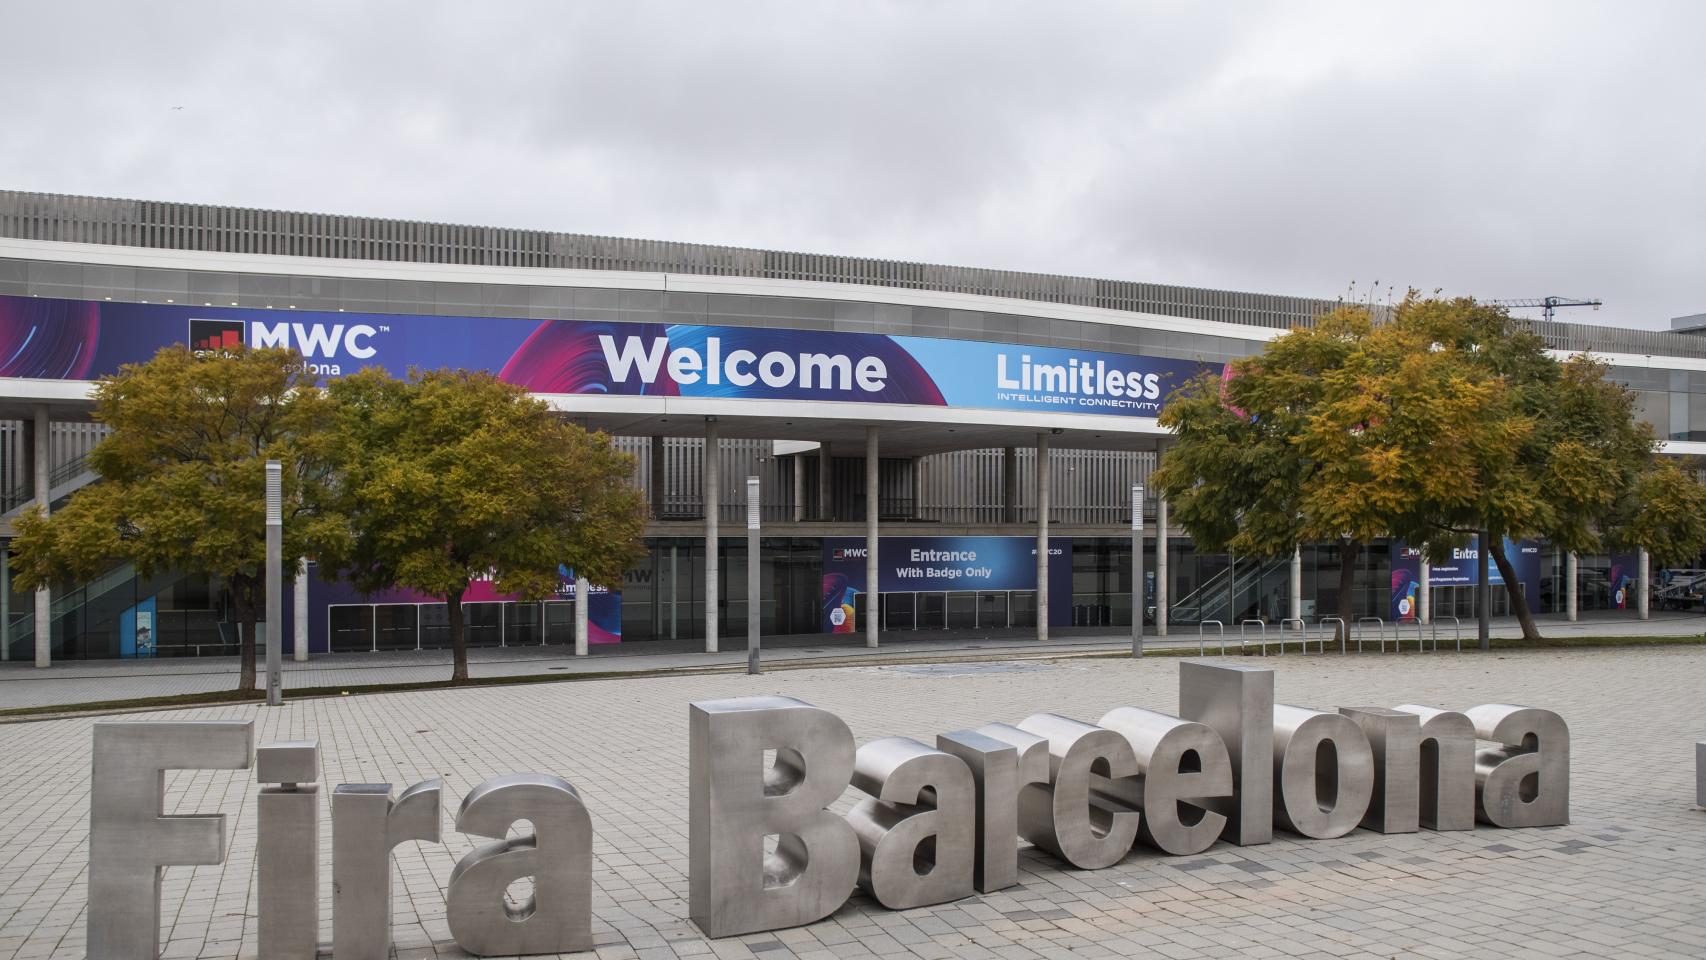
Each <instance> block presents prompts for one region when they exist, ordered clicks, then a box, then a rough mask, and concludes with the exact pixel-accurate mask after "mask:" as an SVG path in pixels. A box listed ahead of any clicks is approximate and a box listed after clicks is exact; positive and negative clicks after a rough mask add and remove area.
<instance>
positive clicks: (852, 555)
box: [829, 547, 865, 560]
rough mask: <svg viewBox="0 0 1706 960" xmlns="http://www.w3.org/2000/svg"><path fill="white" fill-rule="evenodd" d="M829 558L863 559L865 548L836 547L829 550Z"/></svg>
mask: <svg viewBox="0 0 1706 960" xmlns="http://www.w3.org/2000/svg"><path fill="white" fill-rule="evenodd" d="M829 558H830V559H831V560H863V559H865V548H864V547H836V548H834V549H833V550H831V551H829Z"/></svg>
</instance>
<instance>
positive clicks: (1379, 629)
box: [1357, 617, 1386, 653]
mask: <svg viewBox="0 0 1706 960" xmlns="http://www.w3.org/2000/svg"><path fill="white" fill-rule="evenodd" d="M1370 621H1373V622H1374V623H1376V624H1378V626H1376V627H1375V628H1374V636H1375V638H1376V639H1378V640H1379V641H1380V652H1381V653H1385V652H1386V621H1385V620H1382V619H1380V618H1379V617H1357V653H1361V652H1362V625H1363V624H1365V623H1368V622H1370Z"/></svg>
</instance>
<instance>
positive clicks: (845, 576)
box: [822, 537, 1072, 633]
mask: <svg viewBox="0 0 1706 960" xmlns="http://www.w3.org/2000/svg"><path fill="white" fill-rule="evenodd" d="M879 539H880V541H881V545H880V546H879V548H878V551H879V552H878V554H877V571H878V577H877V580H878V584H879V589H880V590H881V592H883V593H951V592H959V591H976V590H1035V589H1036V588H1037V539H1036V538H1035V537H881V538H879ZM1048 552H1049V557H1048V576H1049V583H1050V584H1052V585H1054V587H1055V589H1053V590H1051V591H1050V592H1049V610H1048V622H1049V623H1050V624H1066V623H1069V622H1070V620H1071V611H1072V538H1070V537H1051V538H1049V546H1048ZM865 589H866V584H865V538H864V537H825V538H824V541H823V598H822V599H823V618H824V619H823V629H824V632H826V633H856V632H858V631H859V630H860V629H863V628H862V627H860V626H859V625H858V624H856V623H855V622H854V616H853V614H854V609H855V608H854V599H855V598H856V597H858V595H859V594H861V593H864V592H865Z"/></svg>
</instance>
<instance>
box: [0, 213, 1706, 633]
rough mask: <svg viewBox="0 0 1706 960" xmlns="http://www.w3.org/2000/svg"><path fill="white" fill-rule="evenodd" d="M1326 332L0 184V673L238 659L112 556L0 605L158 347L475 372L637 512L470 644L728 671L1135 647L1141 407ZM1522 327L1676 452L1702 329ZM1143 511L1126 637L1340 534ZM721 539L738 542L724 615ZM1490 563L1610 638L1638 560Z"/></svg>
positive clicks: (1370, 554) (328, 612) (1228, 600)
mask: <svg viewBox="0 0 1706 960" xmlns="http://www.w3.org/2000/svg"><path fill="white" fill-rule="evenodd" d="M1336 305H1337V304H1336V301H1333V300H1328V299H1308V298H1303V297H1295V296H1283V295H1277V294H1267V293H1254V292H1236V291H1230V290H1209V289H1198V288H1191V287H1179V286H1168V285H1165V284H1151V283H1136V282H1129V281H1120V280H1096V279H1089V278H1084V277H1074V276H1051V275H1044V274H1034V273H1016V272H1009V271H1001V270H980V269H971V268H965V267H952V266H938V265H934V264H924V263H910V262H902V261H895V260H874V259H859V258H853V257H840V256H830V255H819V254H804V253H787V252H780V251H771V250H755V249H741V248H733V247H716V246H704V245H697V244H691V243H673V242H664V241H649V240H628V239H620V238H614V237H600V236H583V235H576V234H565V233H551V232H544V231H535V230H510V229H499V228H488V227H472V226H459V225H452V224H442V223H424V222H413V221H404V220H385V219H374V218H367V217H353V216H330V215H321V214H309V213H291V212H284V211H276V210H254V209H242V208H235V207H221V206H200V205H193V204H179V203H156V202H148V201H134V200H113V199H101V198H91V197H75V196H59V195H45V194H34V193H21V192H0V514H3V515H0V538H3V539H4V540H5V543H6V548H5V549H3V550H0V565H3V566H0V579H3V581H4V583H5V589H4V590H0V624H3V627H4V631H5V633H4V638H3V640H4V642H3V643H0V652H3V653H4V655H5V657H6V658H7V659H11V660H31V659H34V660H35V662H37V663H43V664H45V663H47V662H51V661H55V660H61V659H83V658H106V657H166V656H197V655H220V654H227V655H228V654H231V653H233V652H234V651H235V650H236V649H237V642H238V635H237V629H236V626H235V624H234V623H233V615H232V610H231V605H230V602H229V600H228V598H227V596H226V595H225V593H224V591H222V589H221V587H220V585H219V584H218V583H217V582H210V581H209V580H208V579H207V578H206V577H204V576H199V575H194V574H186V573H165V574H159V575H155V576H149V577H144V576H139V575H138V573H137V571H135V570H133V569H132V568H130V567H128V566H125V565H122V564H121V565H116V566H114V567H113V568H112V569H111V570H109V571H107V572H106V573H104V574H102V575H101V576H99V577H96V578H94V579H92V580H90V581H88V582H81V583H63V584H58V585H56V586H54V588H53V589H51V590H43V591H36V592H32V593H23V592H19V591H17V590H14V589H12V586H11V583H12V576H11V563H10V538H11V536H12V535H13V521H14V520H15V518H16V517H17V516H18V514H19V513H20V512H21V511H22V510H24V509H26V508H27V507H28V506H30V505H31V504H41V505H44V506H46V507H47V508H48V509H49V510H51V509H53V508H54V507H56V506H60V505H63V504H64V503H65V502H66V499H67V498H68V497H70V496H71V495H72V494H73V493H75V492H76V490H78V489H79V488H80V487H82V486H84V485H86V484H89V483H98V482H100V478H99V477H97V476H95V475H94V474H93V473H92V472H91V471H90V470H89V469H88V454H89V451H90V449H91V448H92V447H93V445H94V444H96V443H98V442H99V441H100V438H101V437H102V435H103V431H104V428H103V426H102V425H101V424H99V423H97V422H95V421H94V420H93V419H92V412H93V411H92V403H91V399H90V398H91V393H92V390H93V387H94V384H95V381H96V380H97V379H98V378H100V377H101V376H102V375H105V374H111V373H113V372H115V371H116V370H118V368H119V366H120V365H121V364H126V363H135V362H139V361H143V360H146V359H147V358H148V357H150V356H152V355H153V354H154V353H155V352H156V351H158V350H159V349H161V348H162V347H166V346H169V345H173V344H181V345H183V346H185V347H186V348H188V349H220V348H222V347H229V346H230V345H233V344H239V343H240V344H247V345H250V346H288V347H293V348H295V349H297V350H299V351H300V352H301V353H302V355H303V357H304V358H305V360H306V362H307V363H309V364H311V365H312V366H313V369H314V370H315V371H316V372H317V373H318V374H320V375H321V376H322V377H325V378H331V377H337V376H341V375H344V374H347V373H350V372H353V371H355V370H358V369H360V368H362V367H365V366H380V367H384V368H385V369H387V370H389V371H391V372H392V373H395V374H398V375H402V374H404V373H406V372H407V371H408V370H409V369H410V368H411V367H419V368H438V367H461V368H470V369H479V370H489V371H491V372H493V373H495V374H497V375H498V376H499V377H501V378H503V379H504V380H507V381H510V382H513V383H516V384H520V385H522V386H525V387H526V388H527V389H528V390H530V391H531V392H532V393H534V394H535V395H536V396H538V397H540V398H542V399H544V400H546V401H547V402H548V403H550V404H551V405H552V406H553V407H554V408H555V409H557V410H560V411H561V412H562V414H563V415H564V416H565V417H568V418H571V419H572V420H574V421H575V422H577V423H579V424H582V425H584V426H585V427H587V428H589V429H594V430H600V431H604V432H606V433H608V434H610V435H611V436H612V437H614V438H615V442H616V443H617V444H618V445H619V446H620V447H621V448H622V449H623V450H626V451H628V452H629V453H631V454H633V456H634V462H635V469H634V475H633V483H634V484H635V485H636V486H637V487H638V488H640V489H642V490H643V491H644V492H645V494H646V495H647V497H648V498H649V502H650V505H651V518H650V521H649V523H648V525H647V528H646V546H647V555H646V557H645V559H644V560H643V561H642V562H640V563H639V564H638V565H636V566H635V567H634V568H633V569H631V570H629V571H628V572H627V574H626V575H625V576H624V577H623V580H622V582H621V583H612V584H586V583H584V582H583V583H579V584H577V583H576V582H575V580H574V579H573V577H572V576H571V575H570V573H569V571H566V570H565V571H564V578H563V583H562V586H561V589H560V591H559V595H558V597H557V598H555V599H551V600H545V601H543V602H527V601H524V600H522V599H520V598H516V597H509V596H503V595H500V594H498V593H497V592H495V590H493V589H492V588H491V585H490V584H489V583H485V582H476V583H475V584H474V586H473V587H472V588H471V590H470V592H469V594H468V599H469V600H470V601H472V602H471V603H469V604H468V608H467V622H468V624H469V627H468V640H469V643H470V644H471V645H473V646H494V647H495V646H524V645H553V644H562V645H565V646H570V645H576V646H579V647H580V648H581V649H586V646H585V645H587V644H600V643H646V642H651V641H681V642H683V643H685V644H686V645H688V646H689V647H691V648H692V649H716V648H717V645H718V644H719V642H720V643H721V644H722V645H723V646H724V647H728V646H730V645H731V644H732V645H744V637H745V635H746V631H747V622H748V618H749V617H751V616H755V615H756V616H758V617H759V620H760V625H761V632H762V633H764V634H767V635H781V634H787V635H799V634H823V635H824V637H823V640H824V642H825V643H833V642H836V641H837V640H838V639H840V640H841V641H842V642H846V643H876V642H879V636H882V637H890V636H894V637H896V638H899V637H901V636H915V635H917V634H918V633H919V632H926V631H943V630H962V631H963V630H974V631H978V630H987V631H992V632H995V631H1007V632H1009V633H1013V632H1022V633H1029V632H1032V631H1034V633H1035V635H1036V636H1038V637H1039V638H1046V637H1047V636H1048V635H1049V631H1050V630H1054V631H1055V632H1056V633H1068V632H1072V631H1083V630H1107V631H1109V632H1112V629H1111V628H1118V627H1122V626H1124V627H1126V628H1128V629H1129V625H1130V623H1131V618H1132V616H1133V606H1134V604H1133V601H1132V598H1133V595H1134V591H1133V589H1132V569H1133V565H1132V562H1131V561H1132V556H1131V544H1132V526H1133V499H1134V487H1136V486H1138V485H1143V484H1144V483H1145V480H1146V478H1147V476H1148V474H1149V472H1150V470H1151V469H1152V468H1153V467H1154V465H1155V462H1156V457H1157V453H1158V451H1159V450H1161V449H1163V447H1164V445H1165V443H1166V442H1167V433H1166V431H1165V430H1163V429H1162V428H1161V427H1159V426H1158V424H1157V422H1156V417H1157V415H1158V413H1159V412H1160V410H1161V408H1162V407H1163V405H1164V404H1165V403H1166V402H1167V398H1168V395H1169V393H1170V392H1171V391H1172V390H1173V389H1175V388H1176V387H1177V386H1178V385H1180V384H1181V383H1183V382H1185V381H1186V380H1188V379H1190V378H1191V377H1194V376H1195V375H1197V374H1198V373H1200V372H1202V371H1205V370H1216V371H1217V370H1220V369H1221V368H1222V367H1223V365H1224V364H1226V363H1227V362H1228V361H1232V360H1235V359H1237V358H1239V357H1244V356H1248V355H1251V354H1255V353H1258V352H1260V351H1261V350H1262V349H1263V346H1264V344H1265V343H1266V342H1267V341H1268V340H1269V339H1271V338H1273V337H1276V336H1279V335H1281V334H1283V333H1284V332H1285V331H1287V330H1288V329H1290V328H1292V327H1295V326H1308V325H1309V324H1311V323H1313V322H1314V321H1315V320H1316V318H1318V317H1319V316H1321V315H1322V314H1324V313H1326V312H1327V311H1329V310H1331V309H1333V308H1334V307H1335V306H1336ZM1680 326H1681V325H1680V324H1679V327H1680ZM1535 328H1536V330H1537V331H1538V332H1539V333H1540V334H1542V335H1543V336H1544V337H1545V338H1546V340H1547V341H1548V343H1549V345H1550V346H1551V347H1552V348H1553V349H1554V350H1556V351H1558V352H1559V354H1560V355H1566V354H1570V353H1575V352H1580V351H1591V352H1592V353H1594V354H1596V355H1597V356H1599V357H1601V358H1602V359H1604V360H1605V361H1606V362H1608V363H1609V364H1610V366H1611V374H1610V375H1611V376H1612V377H1614V378H1615V379H1617V380H1618V381H1620V382H1623V383H1626V384H1628V385H1629V386H1630V387H1632V388H1633V389H1635V390H1636V391H1638V392H1639V397H1640V409H1641V414H1642V416H1643V417H1645V418H1646V419H1647V420H1649V421H1650V422H1651V423H1652V424H1653V425H1654V427H1655V428H1656V431H1657V433H1658V435H1659V436H1660V437H1661V438H1663V439H1664V440H1665V450H1666V452H1667V453H1673V454H1699V453H1706V337H1702V336H1700V335H1699V334H1698V333H1697V332H1695V333H1691V332H1683V331H1682V330H1679V331H1665V332H1660V331H1647V330H1635V329H1623V328H1619V327H1613V326H1590V325H1582V324H1575V323H1565V322H1558V321H1537V322H1536V323H1535ZM749 478H756V494H755V496H756V508H755V509H751V508H750V505H749V492H750V484H751V480H749ZM516 495H517V496H526V495H527V491H525V490H518V491H516ZM1140 506H1141V511H1142V522H1143V537H1144V539H1143V543H1144V547H1143V551H1144V553H1145V558H1144V561H1143V565H1142V570H1143V580H1144V585H1143V596H1144V598H1145V599H1144V601H1143V606H1144V608H1145V611H1146V619H1147V620H1149V621H1150V622H1152V623H1155V624H1156V625H1157V629H1159V630H1165V629H1167V628H1168V627H1169V626H1170V627H1171V628H1172V629H1174V630H1175V631H1178V630H1181V629H1188V630H1189V632H1190V633H1192V634H1194V633H1195V632H1196V627H1195V626H1192V625H1194V624H1196V623H1198V622H1200V621H1209V620H1213V621H1218V622H1220V623H1224V624H1229V625H1236V624H1238V623H1240V622H1241V621H1245V620H1254V619H1260V620H1264V621H1266V622H1268V623H1270V624H1274V623H1277V622H1278V621H1279V620H1281V619H1282V618H1286V617H1299V618H1302V619H1304V620H1306V621H1309V622H1310V623H1314V622H1316V621H1317V620H1318V618H1319V616H1321V615H1324V614H1327V613H1335V612H1337V609H1338V606H1339V598H1338V596H1337V592H1338V583H1339V567H1340V563H1341V553H1342V551H1341V548H1340V545H1338V544H1335V543H1318V544H1310V545H1306V546H1304V547H1302V548H1301V549H1300V550H1299V551H1298V552H1297V554H1296V555H1295V556H1292V557H1280V558H1245V557H1228V556H1227V555H1225V554H1206V553H1199V552H1198V551H1197V550H1196V549H1195V548H1194V547H1193V545H1192V543H1191V541H1190V539H1189V537H1188V536H1187V535H1186V532H1185V531H1182V530H1179V529H1177V528H1176V526H1174V525H1170V524H1169V520H1168V516H1167V505H1166V504H1165V503H1161V502H1157V501H1156V500H1155V499H1154V497H1153V496H1152V495H1149V494H1144V495H1143V496H1142V497H1141V504H1140ZM749 513H754V514H755V515H756V520H757V523H758V524H759V544H760V561H759V565H758V569H759V578H760V589H759V596H760V601H759V609H758V610H756V611H754V610H751V609H749V608H748V601H747V595H748V592H747V562H746V556H747V533H748V524H749V522H750V521H749ZM258 535H259V532H258V531H257V536H258ZM872 543H875V544H877V548H876V549H875V551H871V550H870V549H869V546H870V545H871V544H872ZM1512 555H1513V559H1514V560H1516V562H1517V566H1518V570H1519V572H1520V575H1521V576H1522V578H1523V591H1524V596H1525V597H1526V600H1527V603H1528V605H1529V606H1530V607H1531V609H1533V610H1534V611H1536V612H1557V611H1562V610H1564V609H1565V607H1566V604H1567V603H1570V602H1571V601H1573V602H1574V603H1575V604H1576V605H1577V606H1578V607H1579V608H1580V609H1582V610H1593V609H1607V608H1621V607H1625V606H1627V607H1629V608H1630V614H1629V615H1630V616H1634V615H1635V612H1634V609H1633V608H1634V607H1635V606H1636V603H1635V599H1634V598H1635V595H1636V593H1637V591H1638V589H1639V586H1640V583H1641V578H1640V574H1639V573H1638V571H1639V570H1640V569H1641V568H1642V567H1643V566H1644V565H1643V564H1641V563H1639V562H1638V561H1637V558H1635V557H1632V556H1600V557H1587V556H1583V557H1580V558H1578V563H1577V565H1576V571H1577V575H1576V577H1575V578H1574V579H1573V580H1571V579H1570V578H1567V577H1566V576H1565V570H1566V569H1568V568H1567V565H1566V562H1565V558H1564V557H1563V556H1562V555H1560V553H1559V552H1558V551H1556V550H1554V549H1552V548H1551V547H1550V546H1548V545H1547V544H1545V543H1521V544H1513V545H1512ZM1355 562H1356V563H1357V570H1356V572H1355V580H1354V583H1355V588H1354V589H1355V597H1354V598H1353V606H1354V608H1355V613H1356V615H1359V616H1361V615H1367V616H1377V617H1381V618H1383V619H1385V620H1387V621H1389V622H1390V621H1392V620H1394V619H1408V618H1414V617H1417V616H1425V615H1428V614H1429V613H1430V612H1431V614H1432V615H1433V616H1436V617H1441V616H1459V617H1461V618H1463V619H1464V620H1465V621H1467V620H1468V619H1469V618H1470V617H1471V616H1473V615H1474V612H1475V611H1474V606H1473V604H1474V593H1475V590H1474V586H1475V582H1474V578H1475V575H1476V573H1475V569H1476V565H1475V563H1474V562H1472V561H1467V562H1461V563H1457V564H1454V565H1452V564H1447V565H1436V566H1433V567H1431V568H1428V569H1425V570H1422V569H1418V564H1417V562H1416V558H1415V557H1414V555H1413V551H1410V550H1407V549H1406V547H1405V545H1403V544H1397V543H1380V544H1377V545H1375V546H1374V547H1373V548H1372V549H1369V550H1366V551H1363V552H1362V553H1361V554H1360V556H1359V557H1358V559H1357V560H1356V561H1355ZM1494 573H1495V575H1496V570H1495V571H1494ZM873 592H875V593H876V594H877V597H878V599H877V602H875V603H872V602H871V600H870V597H871V594H872V593H873ZM290 593H291V597H290V598H289V601H288V602H287V603H286V605H285V609H286V611H287V614H286V617H287V622H286V624H285V630H284V632H285V634H286V637H287V639H286V644H287V646H286V648H285V649H286V650H287V651H288V652H291V653H294V654H296V655H298V656H306V655H307V654H309V653H312V654H323V653H330V654H344V653H358V652H367V651H396V650H417V649H437V648H442V647H444V646H445V645H447V643H448V637H447V633H448V629H447V626H446V622H447V621H446V614H445V609H444V606H443V604H442V603H439V602H435V601H434V600H433V599H432V598H428V597H423V596H419V595H415V594H411V593H408V592H406V591H401V590H398V591H391V592H386V593H383V594H378V595H362V594H359V593H357V592H356V591H354V590H353V589H351V588H349V587H348V586H347V585H345V584H343V583H340V582H336V581H330V580H324V579H322V578H320V577H319V576H318V571H317V570H316V569H315V568H314V566H313V565H312V564H311V563H305V564H304V565H303V572H300V573H299V574H298V575H297V577H296V578H295V580H294V583H293V585H292V587H291V589H290ZM578 602H585V603H586V609H585V610H584V611H583V613H584V616H579V617H577V616H576V612H577V611H576V610H575V606H576V604H577V603H578ZM1491 603H1492V611H1491V612H1492V613H1493V614H1494V615H1500V614H1504V613H1508V612H1509V611H1508V610H1507V609H1506V603H1507V600H1506V594H1505V593H1504V592H1503V591H1500V590H1494V591H1492V592H1491ZM879 631H880V633H879ZM263 639H264V638H263ZM700 641H703V646H702V647H701V645H700Z"/></svg>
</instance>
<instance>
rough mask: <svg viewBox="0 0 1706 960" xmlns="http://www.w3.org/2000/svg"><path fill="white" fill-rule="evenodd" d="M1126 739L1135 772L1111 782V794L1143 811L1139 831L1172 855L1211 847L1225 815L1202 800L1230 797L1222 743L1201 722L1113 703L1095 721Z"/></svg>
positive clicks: (1228, 767) (1229, 769)
mask: <svg viewBox="0 0 1706 960" xmlns="http://www.w3.org/2000/svg"><path fill="white" fill-rule="evenodd" d="M1098 726H1103V727H1106V728H1108V729H1109V730H1112V731H1114V732H1115V733H1117V734H1119V735H1120V736H1122V737H1125V739H1126V743H1129V744H1131V751H1132V755H1133V756H1135V757H1136V758H1137V772H1138V775H1137V776H1136V777H1133V778H1131V779H1129V780H1115V781H1113V782H1112V786H1113V790H1112V791H1111V792H1112V793H1113V794H1114V795H1115V796H1117V797H1119V798H1120V799H1122V800H1124V801H1126V802H1127V803H1129V804H1131V805H1132V806H1135V807H1140V808H1142V810H1143V820H1142V822H1141V825H1140V827H1139V829H1138V832H1137V835H1138V837H1140V838H1141V839H1142V840H1143V841H1144V842H1145V843H1147V844H1149V845H1150V846H1153V847H1155V848H1156V849H1158V850H1161V851H1162V852H1164V853H1171V854H1173V855H1175V856H1181V855H1185V854H1192V853H1201V852H1203V851H1204V850H1207V849H1208V848H1209V847H1211V846H1213V845H1214V841H1215V840H1216V839H1217V838H1219V836H1220V833H1221V831H1222V830H1223V829H1225V827H1226V817H1224V816H1223V815H1221V814H1218V813H1215V812H1213V811H1211V810H1209V809H1208V806H1207V804H1205V803H1203V802H1202V801H1203V800H1207V799H1211V798H1219V797H1230V796H1232V761H1231V759H1229V758H1228V757H1227V755H1226V744H1225V743H1224V742H1222V741H1221V739H1220V738H1219V737H1218V736H1215V733H1214V731H1213V730H1210V729H1209V728H1208V727H1206V726H1203V725H1202V724H1200V723H1193V722H1191V721H1189V720H1180V719H1179V718H1178V717H1170V716H1168V715H1167V714H1165V713H1156V712H1155V711H1153V710H1144V709H1141V708H1138V707H1115V708H1114V709H1112V710H1110V711H1108V713H1107V715H1106V716H1104V717H1102V719H1101V720H1100V721H1098Z"/></svg>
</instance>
